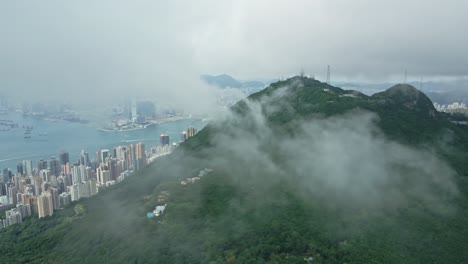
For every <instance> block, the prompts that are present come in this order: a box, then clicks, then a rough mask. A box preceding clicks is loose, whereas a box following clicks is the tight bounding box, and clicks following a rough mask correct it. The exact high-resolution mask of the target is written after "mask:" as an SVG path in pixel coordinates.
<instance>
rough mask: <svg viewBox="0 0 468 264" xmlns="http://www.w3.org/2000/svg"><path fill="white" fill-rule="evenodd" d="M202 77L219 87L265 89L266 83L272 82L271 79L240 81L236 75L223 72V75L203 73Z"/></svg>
mask: <svg viewBox="0 0 468 264" xmlns="http://www.w3.org/2000/svg"><path fill="white" fill-rule="evenodd" d="M201 79H202V80H203V81H205V82H206V83H208V84H210V85H213V86H217V87H219V88H222V89H224V88H250V89H263V88H265V86H266V85H268V84H269V83H271V81H259V80H250V81H239V80H237V79H235V78H234V77H232V76H230V75H227V74H221V75H202V76H201Z"/></svg>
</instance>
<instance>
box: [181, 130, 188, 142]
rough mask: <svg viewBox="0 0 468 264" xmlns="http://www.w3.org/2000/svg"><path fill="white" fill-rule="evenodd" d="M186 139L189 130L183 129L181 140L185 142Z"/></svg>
mask: <svg viewBox="0 0 468 264" xmlns="http://www.w3.org/2000/svg"><path fill="white" fill-rule="evenodd" d="M185 140H187V132H186V131H183V132H182V133H180V142H184V141H185Z"/></svg>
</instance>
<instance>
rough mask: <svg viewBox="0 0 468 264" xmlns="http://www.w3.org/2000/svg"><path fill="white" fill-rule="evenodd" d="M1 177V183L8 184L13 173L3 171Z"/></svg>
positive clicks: (7, 170)
mask: <svg viewBox="0 0 468 264" xmlns="http://www.w3.org/2000/svg"><path fill="white" fill-rule="evenodd" d="M2 176H3V177H2V181H3V183H8V182H10V179H11V177H13V173H12V172H11V170H10V169H4V170H3V172H2Z"/></svg>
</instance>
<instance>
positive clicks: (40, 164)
mask: <svg viewBox="0 0 468 264" xmlns="http://www.w3.org/2000/svg"><path fill="white" fill-rule="evenodd" d="M45 169H47V161H46V160H43V159H41V160H39V161H38V162H37V170H38V171H41V170H45Z"/></svg>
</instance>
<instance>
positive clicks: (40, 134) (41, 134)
mask: <svg viewBox="0 0 468 264" xmlns="http://www.w3.org/2000/svg"><path fill="white" fill-rule="evenodd" d="M47 135H48V134H47V133H39V136H47Z"/></svg>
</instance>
